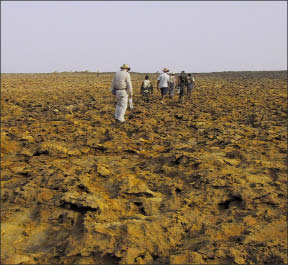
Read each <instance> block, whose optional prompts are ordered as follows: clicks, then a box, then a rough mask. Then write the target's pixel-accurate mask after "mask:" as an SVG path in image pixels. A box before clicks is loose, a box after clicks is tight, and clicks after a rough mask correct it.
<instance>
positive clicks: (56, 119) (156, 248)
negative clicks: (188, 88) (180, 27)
mask: <svg viewBox="0 0 288 265" xmlns="http://www.w3.org/2000/svg"><path fill="white" fill-rule="evenodd" d="M131 76H132V82H133V85H134V91H135V96H134V107H135V109H134V110H133V111H130V110H127V112H126V116H125V117H126V123H125V124H121V125H119V124H115V122H114V110H115V100H114V98H113V97H114V96H113V95H112V94H111V92H110V91H109V89H108V88H109V86H110V82H111V79H112V74H109V73H107V74H104V73H102V74H100V76H97V75H96V74H93V73H58V74H57V73H53V74H2V77H1V90H2V97H1V108H2V109H1V111H2V117H1V118H2V130H1V166H2V169H1V200H2V204H1V208H2V209H1V211H2V220H1V228H2V229H1V233H2V234H1V250H2V251H1V253H2V257H1V262H2V264H20V263H24V264H72V263H73V264H161V263H163V264H164V263H165V264H167V263H168V264H169V263H170V264H248V263H249V264H276V263H287V262H288V261H287V223H286V210H287V175H286V169H287V168H286V165H287V160H286V159H287V155H286V147H287V121H286V119H287V72H286V71H282V72H238V73H236V72H234V73H233V72H225V73H211V74H195V79H196V87H195V88H194V90H193V92H192V100H191V102H185V103H184V104H183V105H182V106H180V105H178V104H177V103H176V102H177V98H176V97H175V98H174V99H172V100H170V99H168V100H167V102H166V104H164V105H161V104H160V95H159V92H156V93H155V94H154V97H153V99H152V101H151V102H150V103H143V102H142V99H141V97H140V93H139V90H140V85H141V82H142V80H143V78H144V75H140V74H136V73H132V74H131ZM150 77H151V80H152V82H153V84H154V91H156V89H155V85H156V76H155V75H150Z"/></svg>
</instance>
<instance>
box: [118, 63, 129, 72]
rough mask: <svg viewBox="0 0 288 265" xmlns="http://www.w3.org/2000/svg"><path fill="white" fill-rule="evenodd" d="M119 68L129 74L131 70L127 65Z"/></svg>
mask: <svg viewBox="0 0 288 265" xmlns="http://www.w3.org/2000/svg"><path fill="white" fill-rule="evenodd" d="M120 68H121V70H122V71H127V72H129V71H130V70H131V68H130V67H129V66H128V64H123V65H122V66H121V67H120Z"/></svg>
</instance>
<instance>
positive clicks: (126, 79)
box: [111, 64, 133, 122]
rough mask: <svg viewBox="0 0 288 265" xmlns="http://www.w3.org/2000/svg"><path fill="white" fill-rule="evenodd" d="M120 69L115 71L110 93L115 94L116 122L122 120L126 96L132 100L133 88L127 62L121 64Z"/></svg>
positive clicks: (125, 107) (126, 100)
mask: <svg viewBox="0 0 288 265" xmlns="http://www.w3.org/2000/svg"><path fill="white" fill-rule="evenodd" d="M120 68H121V71H118V72H116V73H115V75H114V78H113V80H112V84H111V90H112V93H113V94H115V95H116V103H117V105H116V110H115V119H116V121H118V122H124V121H125V119H124V116H125V112H126V109H127V103H128V97H129V100H130V101H131V100H132V96H133V89H132V82H131V77H130V74H129V73H128V71H130V67H129V66H128V65H127V64H123V65H122V66H121V67H120Z"/></svg>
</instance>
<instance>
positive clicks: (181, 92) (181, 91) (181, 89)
mask: <svg viewBox="0 0 288 265" xmlns="http://www.w3.org/2000/svg"><path fill="white" fill-rule="evenodd" d="M183 96H184V86H183V85H180V92H179V103H180V104H182V102H183Z"/></svg>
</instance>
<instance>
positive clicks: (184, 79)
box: [178, 71, 188, 104]
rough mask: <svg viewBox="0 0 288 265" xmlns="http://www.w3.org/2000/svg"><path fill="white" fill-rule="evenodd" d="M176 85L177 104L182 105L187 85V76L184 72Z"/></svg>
mask: <svg viewBox="0 0 288 265" xmlns="http://www.w3.org/2000/svg"><path fill="white" fill-rule="evenodd" d="M178 84H179V88H180V92H179V103H180V104H182V103H183V97H184V94H185V92H186V88H187V85H188V79H187V75H186V73H185V72H184V71H182V72H181V74H180V75H179V77H178Z"/></svg>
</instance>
